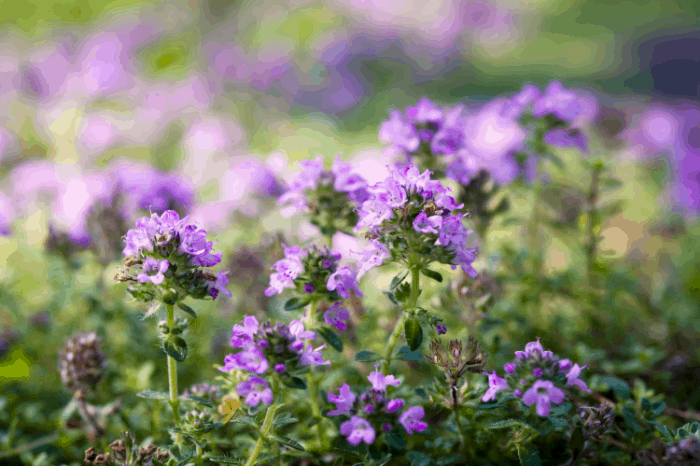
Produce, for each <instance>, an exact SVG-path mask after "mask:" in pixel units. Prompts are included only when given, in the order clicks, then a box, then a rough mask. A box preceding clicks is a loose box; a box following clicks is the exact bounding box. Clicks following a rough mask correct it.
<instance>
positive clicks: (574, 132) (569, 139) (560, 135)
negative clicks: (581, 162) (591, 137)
mask: <svg viewBox="0 0 700 466" xmlns="http://www.w3.org/2000/svg"><path fill="white" fill-rule="evenodd" d="M544 142H545V143H546V144H550V145H552V146H557V147H577V148H578V149H579V150H580V151H581V152H583V153H584V154H587V153H588V138H586V135H585V134H583V132H582V131H581V130H579V129H564V128H556V129H553V130H551V131H548V132H547V134H545V135H544Z"/></svg>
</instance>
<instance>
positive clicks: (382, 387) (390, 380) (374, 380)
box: [367, 364, 401, 392]
mask: <svg viewBox="0 0 700 466" xmlns="http://www.w3.org/2000/svg"><path fill="white" fill-rule="evenodd" d="M374 369H375V371H374V372H370V374H369V375H368V376H367V380H369V381H370V383H371V384H372V388H373V389H375V390H378V391H381V392H385V391H386V387H387V385H392V386H394V387H397V386H398V385H400V384H401V381H400V380H398V379H396V378H394V376H393V375H387V376H385V375H384V374H382V373H381V372H379V364H375V366H374Z"/></svg>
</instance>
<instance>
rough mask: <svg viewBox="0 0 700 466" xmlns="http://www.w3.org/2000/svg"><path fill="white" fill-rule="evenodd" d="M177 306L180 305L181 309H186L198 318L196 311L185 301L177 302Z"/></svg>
mask: <svg viewBox="0 0 700 466" xmlns="http://www.w3.org/2000/svg"><path fill="white" fill-rule="evenodd" d="M177 306H178V307H179V308H180V309H182V310H183V311H185V312H186V313H188V314H189V315H191V316H192V317H194V318H195V319H196V318H197V313H196V312H194V309H192V308H191V307H189V306H188V305H187V304H184V303H177Z"/></svg>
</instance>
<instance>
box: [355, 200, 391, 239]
mask: <svg viewBox="0 0 700 466" xmlns="http://www.w3.org/2000/svg"><path fill="white" fill-rule="evenodd" d="M393 216H394V212H393V211H392V209H391V206H389V205H387V204H386V203H384V202H383V201H381V200H378V199H372V198H370V199H368V200H366V201H365V202H363V203H362V206H361V207H360V211H359V213H358V217H359V220H358V222H357V225H355V228H353V231H354V232H358V231H360V230H362V229H364V228H367V227H374V226H379V225H381V224H382V222H384V220H389V219H391V218H392V217H393Z"/></svg>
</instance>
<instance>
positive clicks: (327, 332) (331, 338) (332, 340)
mask: <svg viewBox="0 0 700 466" xmlns="http://www.w3.org/2000/svg"><path fill="white" fill-rule="evenodd" d="M316 331H317V332H318V333H320V334H321V336H322V337H323V339H324V340H326V342H327V343H328V344H329V345H331V346H332V347H333V349H334V350H336V351H337V352H339V353H342V352H343V340H341V339H340V338H339V337H338V335H336V334H335V333H334V332H333V330H331V329H330V328H328V327H321V328H318V329H316Z"/></svg>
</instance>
